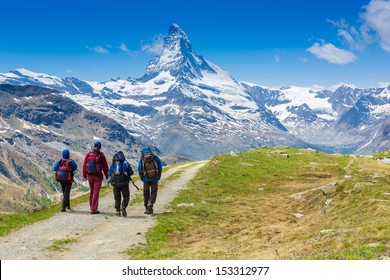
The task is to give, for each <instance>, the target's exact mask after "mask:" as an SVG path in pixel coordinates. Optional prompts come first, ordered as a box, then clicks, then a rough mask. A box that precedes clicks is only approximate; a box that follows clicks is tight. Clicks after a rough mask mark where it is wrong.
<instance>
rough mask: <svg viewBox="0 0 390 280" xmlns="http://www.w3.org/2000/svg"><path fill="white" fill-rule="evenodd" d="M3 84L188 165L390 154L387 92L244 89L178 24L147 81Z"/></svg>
mask: <svg viewBox="0 0 390 280" xmlns="http://www.w3.org/2000/svg"><path fill="white" fill-rule="evenodd" d="M0 83H10V84H14V85H23V84H29V85H37V86H42V87H46V88H52V89H54V90H57V91H58V92H59V93H61V94H63V95H64V96H66V97H68V98H71V99H72V100H74V101H75V102H77V103H78V104H80V105H82V106H83V107H84V108H86V109H88V110H90V111H93V112H95V113H99V114H103V115H106V116H108V117H109V118H111V119H114V120H116V121H117V122H118V123H120V124H121V125H122V126H123V127H124V128H125V129H126V130H127V131H128V132H129V133H130V134H131V135H133V136H134V137H135V138H137V139H140V141H141V142H142V143H146V144H150V145H154V146H158V147H159V148H160V149H161V151H162V152H163V153H165V154H174V155H177V156H182V157H186V158H193V159H204V158H209V157H210V156H213V155H216V154H219V153H226V152H229V151H231V150H236V151H244V150H248V149H250V148H256V147H259V146H275V145H285V146H292V147H313V148H316V149H319V150H322V151H327V152H342V153H354V152H364V153H366V152H371V151H374V152H375V151H379V150H381V149H384V148H387V149H389V148H390V147H389V144H388V142H387V141H386V140H385V139H382V138H383V135H385V134H386V129H387V128H386V126H385V125H384V124H385V123H387V119H388V113H387V112H389V110H388V104H389V101H388V98H387V97H385V96H387V91H386V89H385V88H370V89H358V88H352V87H349V86H346V85H342V86H340V87H339V88H337V89H336V90H334V91H331V90H318V89H313V88H308V87H298V86H290V87H285V88H281V89H269V88H266V87H263V86H260V85H256V84H252V83H247V82H238V81H236V80H235V79H234V78H233V77H232V76H231V75H230V74H229V73H227V72H226V71H224V70H223V69H221V68H220V67H218V66H217V65H215V64H213V63H212V62H210V61H209V60H207V59H206V58H204V57H203V56H201V55H199V54H197V53H196V52H195V50H194V49H193V47H192V44H191V42H190V40H189V38H188V36H187V35H186V33H185V32H184V31H183V30H182V29H181V28H180V27H179V26H178V25H177V24H173V25H172V26H171V27H170V29H169V32H168V34H167V36H166V37H165V39H164V48H163V50H162V53H161V54H160V55H158V56H156V57H155V58H154V59H153V60H151V61H150V63H149V64H148V65H147V67H146V72H145V75H143V76H142V77H141V78H139V79H130V78H129V79H127V80H121V79H118V80H110V81H106V82H91V81H82V80H79V79H77V78H59V77H55V76H49V75H46V74H43V73H33V72H30V71H28V70H25V69H18V70H15V71H11V72H9V73H5V74H2V75H0ZM381 139H382V140H381Z"/></svg>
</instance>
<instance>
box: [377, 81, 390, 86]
mask: <svg viewBox="0 0 390 280" xmlns="http://www.w3.org/2000/svg"><path fill="white" fill-rule="evenodd" d="M378 86H379V87H388V86H390V82H379V83H378Z"/></svg>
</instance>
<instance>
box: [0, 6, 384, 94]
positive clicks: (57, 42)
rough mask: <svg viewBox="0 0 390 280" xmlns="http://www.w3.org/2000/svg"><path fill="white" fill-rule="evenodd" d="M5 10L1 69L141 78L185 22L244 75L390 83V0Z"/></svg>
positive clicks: (217, 57) (204, 47) (195, 41)
mask: <svg viewBox="0 0 390 280" xmlns="http://www.w3.org/2000/svg"><path fill="white" fill-rule="evenodd" d="M79 2H81V3H79ZM1 11H2V13H1V14H2V15H1V17H0V26H1V36H0V73H5V72H8V71H10V70H14V69H16V68H25V69H28V70H31V71H34V72H41V73H46V74H50V75H56V76H60V77H70V76H74V77H77V78H79V79H84V80H90V81H106V80H109V79H110V78H117V77H120V78H128V77H132V78H139V77H141V76H142V75H143V74H144V73H145V69H146V66H147V64H148V62H149V61H150V60H151V59H153V57H154V56H155V55H156V54H158V52H159V51H160V50H161V43H162V38H163V36H165V35H166V34H167V32H168V29H169V27H170V25H171V24H172V23H177V24H178V25H179V26H180V27H181V28H182V29H183V30H184V31H185V32H186V34H187V35H188V37H189V39H190V41H191V43H192V46H193V48H194V50H195V51H196V52H197V53H198V54H200V55H203V56H204V57H205V58H206V59H208V60H210V61H211V62H213V63H215V64H217V65H218V66H220V67H221V68H223V69H225V70H226V71H228V72H229V73H230V74H231V75H232V76H233V77H235V78H236V79H237V80H239V81H248V82H253V83H257V84H260V85H264V86H280V87H281V86H289V85H297V86H313V85H318V86H323V87H327V88H330V87H332V86H334V85H337V84H340V83H347V84H353V85H356V86H358V87H374V86H378V85H383V84H390V67H389V65H390V0H386V1H382V0H364V1H363V0H344V1H340V0H318V1H307V0H305V1H303V0H294V1H291V0H279V1H269V0H267V1H263V0H258V1H255V0H253V1H249V0H240V1H212V0H207V1H205V0H198V1H154V0H149V1H139V0H138V1H118V0H111V1H99V0H97V1H79V0H78V1H74V0H68V1H64V0H63V1H39V0H35V1H3V2H2V4H1Z"/></svg>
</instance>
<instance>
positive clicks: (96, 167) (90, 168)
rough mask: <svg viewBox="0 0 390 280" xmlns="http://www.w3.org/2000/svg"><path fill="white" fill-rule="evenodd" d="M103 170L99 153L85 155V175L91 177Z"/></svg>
mask: <svg viewBox="0 0 390 280" xmlns="http://www.w3.org/2000/svg"><path fill="white" fill-rule="evenodd" d="M102 170H103V167H102V160H101V156H100V153H95V152H93V151H91V152H89V153H88V154H87V173H88V174H91V175H97V174H100V173H101V172H102Z"/></svg>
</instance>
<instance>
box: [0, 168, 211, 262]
mask: <svg viewBox="0 0 390 280" xmlns="http://www.w3.org/2000/svg"><path fill="white" fill-rule="evenodd" d="M205 164H206V162H198V163H197V164H196V165H184V166H180V167H176V168H173V169H171V170H168V171H167V172H164V173H163V176H162V179H164V178H167V177H169V176H170V175H172V174H174V173H176V172H178V171H180V170H181V169H184V172H183V173H181V174H180V175H179V177H178V178H177V179H174V180H171V181H167V183H166V184H165V186H164V187H163V188H162V189H160V190H159V192H158V197H157V202H156V204H155V207H154V212H155V214H154V215H145V214H144V211H145V209H144V206H143V203H138V204H136V205H135V206H129V207H128V211H127V213H128V216H127V217H126V218H125V217H117V216H115V214H114V213H115V209H114V207H113V205H114V198H113V195H112V194H111V193H110V194H108V195H107V196H105V197H101V198H100V201H99V210H100V212H101V213H100V214H99V215H91V214H90V212H89V204H88V203H83V204H80V205H78V206H75V207H74V208H73V209H72V210H71V211H68V212H66V213H58V214H56V215H55V216H53V217H51V218H50V219H48V220H45V221H41V222H37V223H35V224H33V225H29V226H26V227H24V228H21V229H20V230H17V231H15V232H13V233H11V234H9V235H7V236H4V237H1V238H0V259H2V260H7V259H9V260H16V259H23V260H32V259H39V260H44V259H67V260H83V259H85V260H119V259H128V256H127V255H125V254H123V253H121V252H122V251H123V250H125V249H127V248H128V247H129V246H131V245H133V244H137V243H140V242H144V241H145V233H146V232H147V230H148V229H149V228H150V227H152V226H153V225H155V223H156V220H155V217H156V216H157V215H163V214H164V213H165V212H166V210H167V209H166V208H165V207H166V205H167V204H168V203H169V202H170V201H171V200H172V198H173V197H174V196H175V195H176V193H177V192H178V191H179V190H180V189H183V188H184V187H185V186H186V185H187V183H188V182H189V181H190V180H191V179H192V178H193V177H194V176H195V174H196V172H197V171H198V170H199V169H200V168H201V167H202V166H204V165H205ZM137 185H141V184H140V183H138V184H137ZM140 189H141V191H142V188H140ZM134 191H136V189H135V188H134V187H132V186H130V192H131V197H132V198H133V197H134ZM141 191H137V193H138V192H139V193H140V192H141ZM68 238H74V239H76V242H72V243H69V244H67V245H65V247H66V248H68V250H65V251H54V252H51V251H48V250H47V249H46V248H48V247H50V246H52V244H53V241H54V240H59V239H68Z"/></svg>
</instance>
